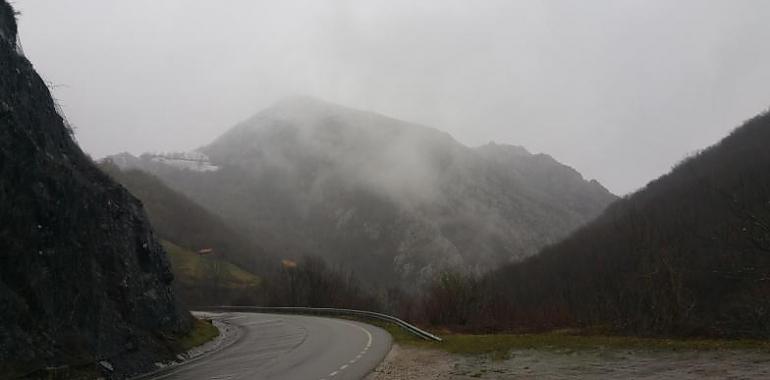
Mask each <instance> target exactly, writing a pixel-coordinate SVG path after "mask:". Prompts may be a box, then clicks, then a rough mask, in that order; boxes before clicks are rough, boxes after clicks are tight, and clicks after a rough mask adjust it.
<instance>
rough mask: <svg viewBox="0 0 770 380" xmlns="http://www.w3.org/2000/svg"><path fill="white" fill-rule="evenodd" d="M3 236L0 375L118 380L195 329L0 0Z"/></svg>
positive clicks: (129, 209)
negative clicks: (65, 371) (22, 48)
mask: <svg viewBox="0 0 770 380" xmlns="http://www.w3.org/2000/svg"><path fill="white" fill-rule="evenodd" d="M0 243H2V245H1V246H0V373H3V374H4V375H5V374H14V373H15V374H24V373H31V372H34V371H36V370H40V369H41V368H45V367H58V366H63V365H67V366H69V367H70V368H75V367H81V366H82V367H84V368H86V370H95V369H99V368H101V369H102V370H104V371H105V373H104V374H105V375H107V376H109V377H113V378H122V377H125V376H128V375H130V374H135V373H137V372H140V371H143V370H147V369H150V368H151V367H152V363H153V362H154V361H157V360H160V359H161V358H163V357H164V356H166V355H169V354H170V353H171V349H170V346H169V344H168V340H167V339H168V338H171V337H173V336H175V335H179V334H183V333H185V332H186V331H188V330H189V329H190V327H191V319H190V315H189V313H188V312H187V311H185V310H183V309H181V308H179V307H178V306H177V304H176V301H175V297H174V294H173V292H172V290H171V289H172V288H171V282H172V280H173V276H172V275H171V272H170V271H169V264H168V262H167V260H166V257H165V253H164V251H163V249H162V247H161V246H160V244H159V243H158V241H156V239H155V236H154V234H153V231H152V230H151V228H150V225H149V223H148V222H147V218H146V217H145V214H144V211H143V210H142V205H141V204H140V203H139V202H138V201H137V200H136V199H135V198H134V197H133V196H131V195H130V194H129V193H128V192H127V191H126V190H125V189H124V188H123V187H121V186H120V185H117V184H116V183H114V182H113V181H112V180H110V178H109V177H107V176H106V175H104V174H103V173H102V172H101V171H99V170H98V169H97V168H96V166H95V165H94V164H93V163H92V162H91V160H90V159H89V158H88V157H87V156H86V155H85V154H84V153H83V152H82V151H81V150H80V148H79V147H78V146H77V144H76V143H75V142H74V141H73V139H72V137H71V132H70V131H69V130H68V128H67V127H66V123H65V122H64V120H63V119H62V117H61V116H60V115H59V114H58V113H57V112H56V107H55V104H54V102H53V100H52V98H51V95H50V93H49V91H48V88H47V87H46V85H45V83H44V82H43V81H42V80H41V78H40V77H39V76H38V75H37V74H36V73H35V71H34V69H33V67H32V65H31V64H30V62H29V61H27V59H26V58H25V57H23V56H22V55H20V54H19V52H18V51H17V49H16V23H15V20H14V12H13V10H12V8H11V7H10V6H9V5H8V4H7V3H6V2H5V1H2V2H0ZM99 362H105V363H108V364H109V366H106V367H105V366H104V365H99V364H98V363H99ZM108 367H109V368H108ZM110 368H111V369H110Z"/></svg>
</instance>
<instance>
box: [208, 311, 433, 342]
mask: <svg viewBox="0 0 770 380" xmlns="http://www.w3.org/2000/svg"><path fill="white" fill-rule="evenodd" d="M196 309H199V310H201V311H246V312H258V313H276V314H310V315H348V316H355V317H367V318H373V319H379V320H381V321H385V322H391V323H394V324H396V325H398V326H399V327H401V328H402V329H404V330H406V331H407V332H409V333H410V334H412V335H415V336H417V337H419V338H422V339H425V340H431V341H434V342H441V341H442V339H441V338H440V337H438V336H436V335H433V334H431V333H429V332H427V331H425V330H422V329H420V328H418V327H417V326H414V325H412V324H410V323H408V322H406V321H404V320H401V319H398V318H396V317H394V316H391V315H387V314H382V313H375V312H373V311H364V310H351V309H336V308H331V307H288V306H287V307H262V306H207V307H203V308H201V307H196Z"/></svg>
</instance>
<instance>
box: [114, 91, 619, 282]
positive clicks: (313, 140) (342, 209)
mask: <svg viewBox="0 0 770 380" xmlns="http://www.w3.org/2000/svg"><path fill="white" fill-rule="evenodd" d="M197 153H199V154H203V155H204V156H205V157H206V160H207V161H206V164H207V165H212V166H215V167H217V170H212V171H199V170H187V169H181V168H179V167H178V166H172V165H167V164H165V163H164V162H163V161H164V160H165V158H159V157H157V156H148V155H145V156H143V157H140V158H139V160H138V162H136V161H135V160H134V163H133V164H132V166H133V167H139V168H142V169H143V170H146V171H150V172H152V173H154V174H155V175H157V176H158V177H160V178H161V179H162V180H163V181H164V182H166V183H167V184H168V185H169V186H170V187H172V188H174V189H176V190H178V191H180V192H182V193H184V194H186V195H187V196H189V197H190V198H191V199H193V200H195V201H196V202H198V203H199V204H201V205H203V206H204V207H206V208H207V209H209V210H211V211H213V212H215V213H216V214H218V215H221V216H222V217H223V218H225V219H226V220H228V221H229V222H232V223H233V224H234V225H239V226H244V227H245V228H247V229H248V230H249V231H251V232H252V233H254V234H261V235H263V236H269V237H270V238H271V239H273V241H274V243H273V244H271V245H272V247H273V249H274V250H275V251H274V252H276V254H277V255H279V256H283V257H289V258H292V257H296V256H298V255H304V254H315V255H319V256H321V257H324V258H326V259H328V260H330V261H331V262H332V263H337V264H338V265H344V266H346V267H348V268H352V269H354V270H356V271H357V272H359V273H360V274H361V275H362V276H363V277H364V278H367V279H368V280H370V281H374V282H377V283H382V284H398V283H408V281H410V280H425V279H429V278H431V277H432V276H434V275H435V274H436V273H438V272H439V271H442V270H445V269H451V268H456V269H457V268H463V269H470V270H474V271H484V270H488V269H490V268H494V267H495V266H497V265H500V264H501V263H506V262H511V261H516V260H520V259H522V258H525V257H527V256H529V255H531V254H533V253H535V252H537V250H538V249H540V248H542V247H543V246H545V245H547V244H550V243H554V242H556V241H558V240H559V239H560V238H563V237H564V236H566V235H567V234H568V233H569V232H571V231H573V230H574V229H575V228H577V227H578V226H580V225H581V224H583V223H585V222H587V221H588V220H591V219H592V218H593V217H595V216H597V215H598V214H599V213H600V212H601V211H602V210H603V209H604V207H605V206H606V205H608V204H609V203H610V202H612V201H614V200H615V199H616V197H615V196H613V195H612V194H610V193H609V192H608V191H607V190H606V189H604V188H603V187H602V186H601V185H600V184H598V183H597V182H595V181H586V180H584V179H583V178H582V176H581V175H580V174H579V173H578V172H576V171H575V170H573V169H571V168H569V167H567V166H565V165H562V164H560V163H558V162H557V161H555V160H554V159H552V158H551V157H549V156H547V155H542V154H530V153H528V152H527V151H526V150H524V149H523V148H520V147H514V146H506V145H494V144H491V145H487V146H484V147H479V148H469V147H466V146H464V145H462V144H460V143H458V142H457V141H455V140H454V139H453V138H452V137H451V136H450V135H448V134H446V133H444V132H441V131H438V130H436V129H433V128H428V127H425V126H421V125H416V124H412V123H408V122H404V121H400V120H396V119H393V118H389V117H386V116H383V115H379V114H376V113H372V112H364V111H359V110H354V109H350V108H346V107H343V106H340V105H336V104H331V103H327V102H323V101H320V100H317V99H313V98H307V97H298V98H290V99H287V100H284V101H282V102H279V103H278V104H276V105H275V106H273V107H270V108H268V109H266V110H264V111H262V112H260V113H258V114H257V115H255V116H253V117H252V118H250V119H248V120H246V121H244V122H242V123H240V124H238V125H236V126H235V127H233V128H232V129H230V130H229V131H228V132H226V133H225V134H224V135H222V136H221V137H219V138H218V139H216V140H215V141H214V142H212V143H211V144H209V145H208V146H205V147H203V148H201V149H199V150H198V152H197ZM123 161H131V160H123Z"/></svg>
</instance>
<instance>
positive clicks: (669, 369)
mask: <svg viewBox="0 0 770 380" xmlns="http://www.w3.org/2000/svg"><path fill="white" fill-rule="evenodd" d="M767 378H770V354H768V353H767V352H759V351H750V350H723V351H679V352H670V351H668V352H660V351H635V350H618V349H596V350H579V351H572V350H561V351H559V350H514V351H511V352H510V354H509V356H508V359H506V360H493V359H491V358H488V357H485V356H462V355H453V354H449V353H446V352H442V351H438V350H425V349H419V348H414V347H408V346H406V347H405V346H398V345H394V346H393V350H392V351H391V352H390V354H389V355H388V357H387V358H386V359H385V360H384V361H383V362H382V363H381V364H380V366H378V367H377V368H376V369H375V370H374V371H373V372H372V373H371V374H370V375H369V376H368V377H367V378H366V380H385V379H448V380H460V379H463V380H467V379H623V380H627V379H693V380H694V379H698V380H702V379H767Z"/></svg>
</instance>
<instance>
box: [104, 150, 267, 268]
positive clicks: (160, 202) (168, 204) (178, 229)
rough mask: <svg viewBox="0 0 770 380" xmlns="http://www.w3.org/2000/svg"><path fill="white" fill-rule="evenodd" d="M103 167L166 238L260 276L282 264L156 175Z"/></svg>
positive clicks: (109, 164)
mask: <svg viewBox="0 0 770 380" xmlns="http://www.w3.org/2000/svg"><path fill="white" fill-rule="evenodd" d="M100 167H101V168H102V170H104V171H105V172H106V173H107V174H109V175H110V176H111V177H112V178H114V179H115V180H116V181H118V182H119V183H120V184H122V185H123V186H125V187H126V188H127V189H128V190H129V191H130V192H131V194H133V195H135V196H136V197H137V198H139V200H141V201H142V204H143V205H144V208H145V210H147V215H148V216H149V218H150V222H151V223H152V226H153V229H154V230H155V231H156V232H157V234H158V236H160V237H161V238H162V239H164V240H168V241H171V242H174V243H176V244H179V245H181V246H183V247H188V248H190V249H193V250H200V249H204V248H211V249H213V250H214V251H215V252H217V253H218V254H220V255H222V256H223V257H224V258H225V259H227V260H228V261H231V262H233V263H236V264H238V265H239V266H241V267H243V268H244V269H247V270H249V271H250V272H254V273H259V274H264V271H265V270H266V268H267V267H268V266H269V265H270V264H275V263H277V262H278V260H277V259H274V258H273V257H272V256H270V255H269V254H268V253H267V252H265V250H264V249H263V248H262V247H261V246H260V245H259V244H258V243H257V242H255V241H254V239H253V238H251V237H249V236H248V235H246V234H245V233H241V232H240V231H237V230H236V229H235V228H233V227H231V226H230V225H228V224H227V223H226V222H225V221H224V220H222V219H221V218H220V217H219V216H217V215H214V214H212V213H210V212H208V211H207V210H205V209H204V208H203V207H201V206H199V205H198V204H196V203H195V202H193V201H192V200H190V199H189V198H187V197H186V196H185V195H183V194H180V193H178V192H176V191H174V190H172V189H170V188H169V187H168V186H166V185H165V184H164V183H163V182H162V181H161V180H159V179H158V178H157V177H155V176H153V175H152V174H149V173H146V172H143V171H141V170H136V169H129V170H121V169H120V168H118V167H117V166H115V165H113V164H112V163H111V162H110V161H109V160H107V161H105V162H104V163H102V164H100Z"/></svg>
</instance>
